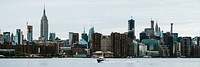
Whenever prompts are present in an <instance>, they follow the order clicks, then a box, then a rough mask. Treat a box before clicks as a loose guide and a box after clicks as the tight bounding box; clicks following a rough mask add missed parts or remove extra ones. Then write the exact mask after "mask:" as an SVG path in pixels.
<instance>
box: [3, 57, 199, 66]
mask: <svg viewBox="0 0 200 67" xmlns="http://www.w3.org/2000/svg"><path fill="white" fill-rule="evenodd" d="M0 67H200V58H120V59H119V58H106V60H105V61H103V62H101V63H97V61H96V58H2V59H0Z"/></svg>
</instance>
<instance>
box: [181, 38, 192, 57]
mask: <svg viewBox="0 0 200 67" xmlns="http://www.w3.org/2000/svg"><path fill="white" fill-rule="evenodd" d="M179 39H180V42H181V56H185V57H190V53H191V42H192V40H191V37H180V38H179Z"/></svg>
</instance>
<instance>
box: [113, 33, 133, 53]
mask: <svg viewBox="0 0 200 67" xmlns="http://www.w3.org/2000/svg"><path fill="white" fill-rule="evenodd" d="M111 44H112V52H113V53H114V54H113V56H114V57H127V56H132V55H133V48H132V47H133V46H132V40H131V39H130V38H129V37H128V36H127V35H126V34H120V33H117V32H114V33H111Z"/></svg>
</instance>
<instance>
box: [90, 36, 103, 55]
mask: <svg viewBox="0 0 200 67" xmlns="http://www.w3.org/2000/svg"><path fill="white" fill-rule="evenodd" d="M101 36H102V34H101V33H94V36H93V38H92V40H93V43H92V52H93V54H94V52H96V51H101Z"/></svg>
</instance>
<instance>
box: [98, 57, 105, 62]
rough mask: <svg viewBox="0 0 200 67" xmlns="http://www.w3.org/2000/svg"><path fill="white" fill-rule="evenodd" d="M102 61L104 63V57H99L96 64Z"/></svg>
mask: <svg viewBox="0 0 200 67" xmlns="http://www.w3.org/2000/svg"><path fill="white" fill-rule="evenodd" d="M102 61H105V58H104V57H99V58H98V59H97V62H98V63H100V62H102Z"/></svg>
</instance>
